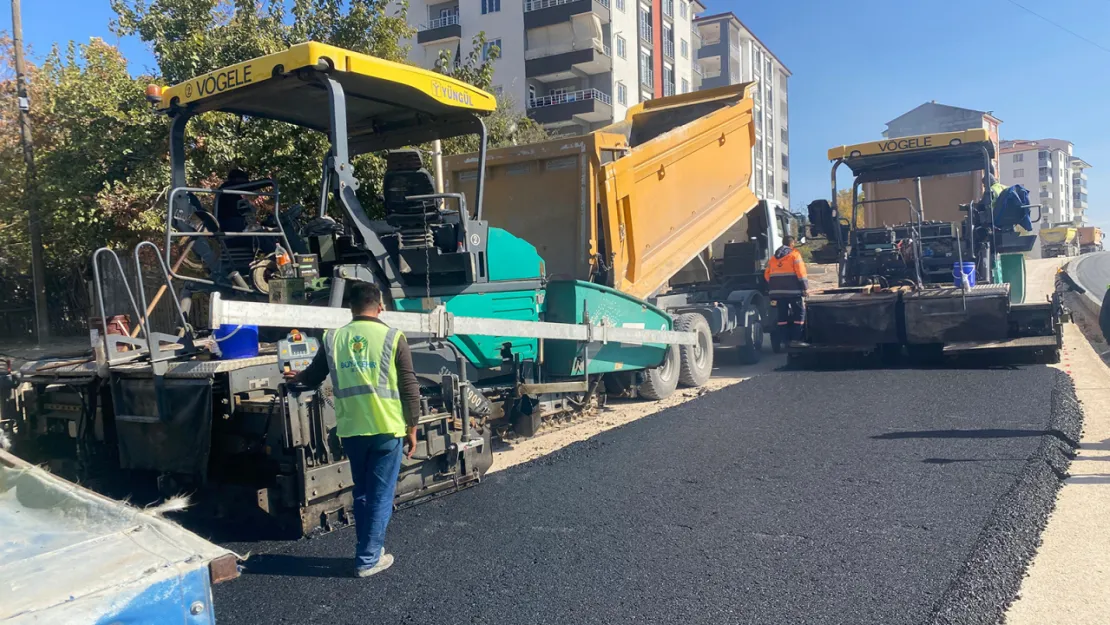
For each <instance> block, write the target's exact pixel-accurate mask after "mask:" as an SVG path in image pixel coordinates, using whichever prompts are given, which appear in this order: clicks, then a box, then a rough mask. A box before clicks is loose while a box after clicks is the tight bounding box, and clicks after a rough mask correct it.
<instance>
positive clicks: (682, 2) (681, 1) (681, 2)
mask: <svg viewBox="0 0 1110 625" xmlns="http://www.w3.org/2000/svg"><path fill="white" fill-rule="evenodd" d="M678 16H679V17H686V0H678Z"/></svg>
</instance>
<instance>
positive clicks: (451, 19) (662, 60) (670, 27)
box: [408, 0, 705, 135]
mask: <svg viewBox="0 0 1110 625" xmlns="http://www.w3.org/2000/svg"><path fill="white" fill-rule="evenodd" d="M704 10H705V8H704V7H703V6H702V5H701V4H700V3H698V2H697V1H696V0H695V1H693V2H691V1H690V0H413V2H411V3H410V5H409V10H408V11H409V13H408V15H409V21H410V23H412V24H413V26H414V27H415V28H416V30H417V32H416V36H415V38H414V40H413V41H412V46H411V51H410V58H411V60H412V61H414V62H415V63H417V64H419V65H421V66H424V67H434V65H435V63H436V60H437V59H438V58H439V55H440V51H442V50H447V51H449V52H450V53H451V55H452V56H457V55H458V54H467V53H468V52H469V51H470V45H471V41H472V39H473V38H474V36H476V35H477V34H478V33H485V36H486V39H487V41H488V42H489V43H488V44H487V48H488V47H490V46H493V45H496V46H498V47H499V48H500V50H501V57H500V58H499V59H498V60H497V62H496V63H495V65H494V79H493V82H494V91H495V92H496V94H497V95H498V96H499V99H500V100H501V101H502V102H503V103H504V102H508V103H509V104H511V105H513V106H515V107H517V108H523V109H525V110H526V111H527V113H528V115H529V117H532V118H533V119H535V120H536V121H538V122H540V123H542V124H544V126H546V127H547V128H548V130H549V131H551V132H553V133H555V134H567V135H573V134H581V133H584V132H589V131H591V130H596V129H597V128H600V127H602V126H605V125H607V124H610V123H612V122H613V121H614V120H620V119H623V118H624V115H625V111H627V109H628V108H629V107H631V106H633V105H635V104H637V103H639V102H641V101H644V100H648V99H651V98H656V97H661V96H664V95H673V94H675V93H685V92H688V91H691V90H693V89H694V84H695V82H694V76H693V57H694V50H695V48H694V46H693V37H692V34H693V25H692V24H693V19H694V16H695V14H696V13H699V12H701V11H704Z"/></svg>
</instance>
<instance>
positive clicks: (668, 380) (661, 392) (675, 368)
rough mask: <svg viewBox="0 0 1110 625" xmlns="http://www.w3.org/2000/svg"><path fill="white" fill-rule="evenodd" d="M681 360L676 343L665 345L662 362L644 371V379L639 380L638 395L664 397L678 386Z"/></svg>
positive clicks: (650, 397)
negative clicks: (665, 353) (665, 351)
mask: <svg viewBox="0 0 1110 625" xmlns="http://www.w3.org/2000/svg"><path fill="white" fill-rule="evenodd" d="M680 368H681V361H680V359H679V356H678V345H671V346H669V347H667V357H666V358H665V359H664V360H663V364H661V365H659V366H658V367H655V368H654V369H648V370H647V371H644V381H643V382H640V395H641V396H642V397H644V398H645V399H650V400H656V399H666V398H667V397H670V396H671V393H674V392H675V389H677V388H678V373H679V369H680Z"/></svg>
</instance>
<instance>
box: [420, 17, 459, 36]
mask: <svg viewBox="0 0 1110 625" xmlns="http://www.w3.org/2000/svg"><path fill="white" fill-rule="evenodd" d="M458 23H459V16H458V14H457V13H456V14H455V15H448V16H446V17H437V18H436V19H434V20H431V21H430V22H428V23H427V25H425V26H422V27H420V32H424V31H425V30H435V29H436V28H443V27H444V26H455V25H457V24H458Z"/></svg>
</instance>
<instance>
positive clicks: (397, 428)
mask: <svg viewBox="0 0 1110 625" xmlns="http://www.w3.org/2000/svg"><path fill="white" fill-rule="evenodd" d="M402 336H404V335H403V334H401V332H400V330H397V329H396V328H391V327H389V326H387V325H385V324H384V323H378V322H377V321H352V322H351V323H348V324H347V325H345V326H343V327H342V328H338V329H336V330H329V331H328V332H327V333H326V334H325V335H324V350H325V351H326V352H327V356H328V368H329V369H330V371H331V384H332V390H333V393H334V396H335V421H336V434H337V435H338V436H339V437H340V438H345V437H349V436H373V435H375V434H392V435H393V436H396V437H398V438H400V437H402V436H404V435H405V430H406V427H405V414H404V410H403V408H402V406H401V391H400V386H399V385H398V383H397V369H396V367H394V366H393V363H394V359H395V355H396V352H397V342H398V341H399V340H400V338H401V337H402Z"/></svg>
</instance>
